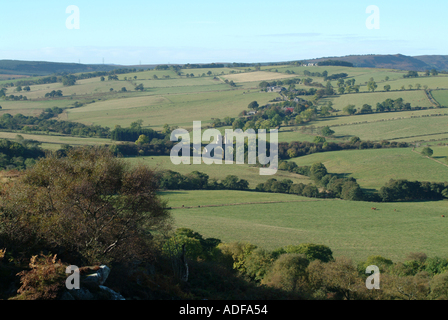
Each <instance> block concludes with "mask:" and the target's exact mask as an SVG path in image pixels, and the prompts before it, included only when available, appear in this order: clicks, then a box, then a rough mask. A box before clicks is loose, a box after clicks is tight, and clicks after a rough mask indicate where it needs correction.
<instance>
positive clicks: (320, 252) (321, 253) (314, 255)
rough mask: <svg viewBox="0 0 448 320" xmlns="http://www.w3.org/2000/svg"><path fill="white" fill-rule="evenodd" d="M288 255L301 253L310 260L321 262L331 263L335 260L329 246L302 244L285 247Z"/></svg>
mask: <svg viewBox="0 0 448 320" xmlns="http://www.w3.org/2000/svg"><path fill="white" fill-rule="evenodd" d="M285 251H286V252H287V253H300V254H303V255H305V257H306V258H307V259H308V260H310V261H314V260H321V261H322V262H329V261H331V260H333V252H332V251H331V249H330V248H329V247H327V246H324V245H320V244H313V243H302V244H299V245H289V246H286V247H285Z"/></svg>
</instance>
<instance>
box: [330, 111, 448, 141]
mask: <svg viewBox="0 0 448 320" xmlns="http://www.w3.org/2000/svg"><path fill="white" fill-rule="evenodd" d="M332 130H334V131H335V136H336V137H353V136H357V137H359V138H361V140H370V141H381V140H390V141H392V140H396V139H403V138H413V139H414V141H416V140H421V139H422V138H425V137H429V136H431V135H436V134H446V133H448V116H439V117H424V118H405V119H396V120H389V121H379V122H369V123H360V124H351V125H345V126H339V127H332Z"/></svg>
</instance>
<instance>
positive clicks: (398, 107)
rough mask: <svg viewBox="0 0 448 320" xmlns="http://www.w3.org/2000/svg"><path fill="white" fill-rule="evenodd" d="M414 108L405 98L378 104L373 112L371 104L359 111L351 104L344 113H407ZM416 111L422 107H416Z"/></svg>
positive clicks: (365, 105)
mask: <svg viewBox="0 0 448 320" xmlns="http://www.w3.org/2000/svg"><path fill="white" fill-rule="evenodd" d="M412 109H413V107H412V106H411V104H410V103H409V102H406V103H405V102H404V100H403V98H397V99H395V100H394V99H390V98H388V99H386V100H385V101H383V102H377V104H376V109H375V110H373V108H372V106H371V105H369V104H366V103H365V104H364V105H363V106H362V107H361V109H359V110H357V109H356V106H355V105H352V104H349V105H347V106H345V107H344V108H343V111H344V112H345V113H347V114H349V115H353V114H355V113H361V114H364V113H373V112H388V111H405V110H412ZM414 109H416V110H417V109H420V107H415V108H414Z"/></svg>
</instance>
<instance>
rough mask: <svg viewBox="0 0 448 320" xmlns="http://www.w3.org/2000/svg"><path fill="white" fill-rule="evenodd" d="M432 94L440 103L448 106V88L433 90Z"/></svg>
mask: <svg viewBox="0 0 448 320" xmlns="http://www.w3.org/2000/svg"><path fill="white" fill-rule="evenodd" d="M431 94H432V96H433V97H434V99H436V101H437V102H438V103H440V104H441V105H442V106H444V107H448V90H433V91H431Z"/></svg>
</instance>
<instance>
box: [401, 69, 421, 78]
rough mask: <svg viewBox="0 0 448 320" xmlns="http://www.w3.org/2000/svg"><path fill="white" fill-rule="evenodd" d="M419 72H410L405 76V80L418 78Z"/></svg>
mask: <svg viewBox="0 0 448 320" xmlns="http://www.w3.org/2000/svg"><path fill="white" fill-rule="evenodd" d="M417 77H418V72H417V71H409V72H408V73H407V74H404V75H403V78H417Z"/></svg>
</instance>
